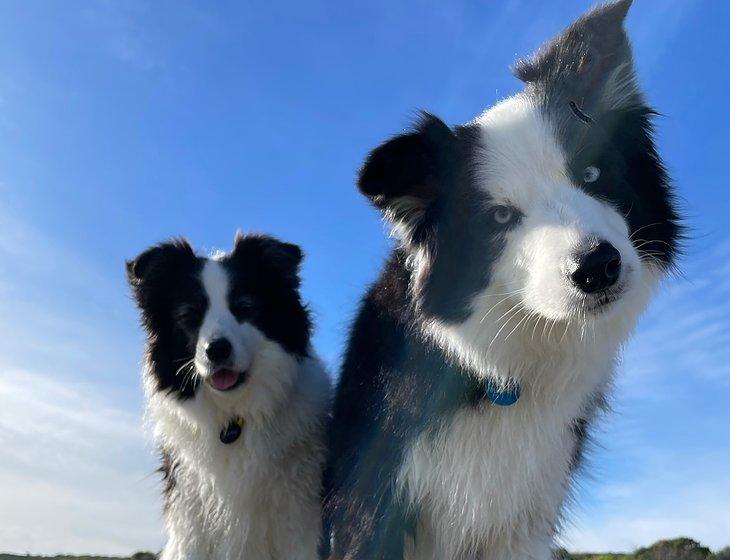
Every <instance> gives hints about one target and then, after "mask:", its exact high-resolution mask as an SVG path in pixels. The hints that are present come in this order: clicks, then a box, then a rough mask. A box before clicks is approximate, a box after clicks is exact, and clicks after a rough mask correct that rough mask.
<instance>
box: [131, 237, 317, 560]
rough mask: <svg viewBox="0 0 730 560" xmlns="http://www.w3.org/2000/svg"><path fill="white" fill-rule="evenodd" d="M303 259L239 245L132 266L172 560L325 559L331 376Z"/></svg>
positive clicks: (267, 243)
mask: <svg viewBox="0 0 730 560" xmlns="http://www.w3.org/2000/svg"><path fill="white" fill-rule="evenodd" d="M301 259H302V253H301V251H300V249H299V247H297V246H296V245H291V244H289V243H283V242H281V241H278V240H276V239H274V238H271V237H265V236H256V235H246V236H243V235H239V236H237V238H236V242H235V248H234V249H233V251H232V252H230V253H228V254H218V255H215V256H213V257H211V258H204V257H200V256H197V255H196V254H195V253H194V251H193V249H192V248H191V246H190V245H189V244H188V243H187V242H186V241H183V240H179V241H172V242H169V243H163V244H160V245H157V246H154V247H152V248H150V249H148V250H147V251H145V252H143V253H142V254H141V255H139V256H138V257H137V258H136V259H134V260H133V261H130V262H128V263H127V275H128V279H129V283H130V285H131V287H132V291H133V294H134V297H135V299H136V302H137V305H138V306H139V309H140V311H141V315H142V324H143V326H144V329H145V330H146V332H147V348H146V357H145V367H144V372H143V377H144V385H145V390H146V395H147V405H148V406H147V409H148V415H149V418H150V420H151V424H152V426H153V430H154V437H155V440H156V442H157V444H158V445H159V448H160V451H161V454H162V467H161V472H162V473H163V476H164V482H165V520H166V527H167V534H168V540H167V544H166V545H165V548H164V550H163V552H162V554H161V556H160V558H161V560H241V559H242V558H245V559H249V558H250V559H256V560H313V559H315V558H317V543H318V541H319V535H320V533H321V530H320V519H321V472H322V467H323V463H324V456H325V450H324V438H323V435H324V429H325V427H324V424H325V421H326V415H327V409H328V401H329V378H328V376H327V374H326V372H325V370H324V368H323V366H322V364H321V363H320V361H319V360H318V359H317V357H316V356H315V355H314V354H313V352H312V349H311V347H310V319H309V315H308V312H307V309H306V308H305V306H304V305H303V304H302V302H301V300H300V296H299V291H298V288H299V275H298V269H299V264H300V261H301Z"/></svg>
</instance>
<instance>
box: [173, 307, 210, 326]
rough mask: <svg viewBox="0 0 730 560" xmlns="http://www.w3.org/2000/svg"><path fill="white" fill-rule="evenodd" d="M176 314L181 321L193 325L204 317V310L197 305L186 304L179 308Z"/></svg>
mask: <svg viewBox="0 0 730 560" xmlns="http://www.w3.org/2000/svg"><path fill="white" fill-rule="evenodd" d="M175 316H176V318H177V320H178V321H180V322H181V323H184V324H186V325H192V324H194V323H196V322H198V321H199V320H200V319H201V318H202V316H203V311H202V310H201V309H198V308H197V307H193V306H190V305H186V306H183V307H181V308H179V309H178V310H177V313H176V314H175Z"/></svg>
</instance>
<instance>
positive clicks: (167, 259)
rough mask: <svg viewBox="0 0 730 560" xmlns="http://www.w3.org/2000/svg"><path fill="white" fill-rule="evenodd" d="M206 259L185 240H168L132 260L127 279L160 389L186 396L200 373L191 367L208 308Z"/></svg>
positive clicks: (153, 373)
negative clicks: (204, 283)
mask: <svg viewBox="0 0 730 560" xmlns="http://www.w3.org/2000/svg"><path fill="white" fill-rule="evenodd" d="M203 263H204V259H202V258H200V257H198V256H196V255H195V253H194V251H193V249H192V247H191V246H190V244H189V243H188V242H187V241H185V240H175V241H171V242H168V243H162V244H160V245H156V246H154V247H151V248H150V249H147V250H146V251H145V252H143V253H142V254H141V255H139V256H138V257H137V258H136V259H134V260H133V261H128V262H127V279H128V280H129V284H130V286H131V287H132V293H133V295H134V298H135V300H136V302H137V305H138V307H139V309H140V312H141V318H142V326H143V327H144V329H145V331H146V332H147V364H148V367H149V373H150V374H151V375H152V376H153V377H154V379H155V381H156V384H157V389H158V390H160V391H170V392H174V393H176V394H177V395H179V396H180V398H190V397H192V396H193V395H194V394H195V389H196V388H197V386H198V384H199V382H200V381H199V378H198V376H197V375H194V374H192V373H190V372H191V368H189V367H185V366H186V363H187V362H188V361H189V360H191V359H192V358H193V356H194V353H195V342H196V340H197V335H198V329H199V327H200V324H201V322H202V320H203V316H204V315H205V312H206V310H207V308H208V299H207V297H206V295H205V291H204V290H203V287H202V285H201V284H200V271H201V270H202V268H203Z"/></svg>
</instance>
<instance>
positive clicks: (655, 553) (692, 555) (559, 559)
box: [0, 538, 730, 560]
mask: <svg viewBox="0 0 730 560" xmlns="http://www.w3.org/2000/svg"><path fill="white" fill-rule="evenodd" d="M555 558H556V560H730V546H729V547H727V548H723V549H722V550H720V551H718V552H715V553H714V554H713V553H712V551H711V550H710V549H709V548H707V547H706V546H702V545H701V544H700V543H698V542H697V541H693V540H692V539H687V538H679V539H672V540H665V541H659V542H656V543H654V544H653V545H651V546H650V547H647V548H640V549H639V550H637V551H636V552H634V553H632V554H614V553H610V552H608V553H606V552H604V553H598V554H574V553H571V552H568V551H567V550H562V549H561V550H556V551H555ZM0 560H156V556H155V554H154V553H152V552H137V553H135V554H133V555H132V556H130V557H126V558H120V557H116V556H115V557H112V556H31V555H30V554H27V555H25V556H22V555H17V554H0Z"/></svg>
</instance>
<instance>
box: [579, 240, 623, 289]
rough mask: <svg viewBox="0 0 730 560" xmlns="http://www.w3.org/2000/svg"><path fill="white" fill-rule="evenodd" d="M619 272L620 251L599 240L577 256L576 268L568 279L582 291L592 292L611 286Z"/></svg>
mask: <svg viewBox="0 0 730 560" xmlns="http://www.w3.org/2000/svg"><path fill="white" fill-rule="evenodd" d="M620 274H621V253H619V252H618V249H616V247H614V246H613V245H611V244H610V243H608V242H607V241H601V242H600V243H599V244H598V245H597V246H596V247H594V248H593V249H591V250H590V251H588V252H586V253H583V254H582V255H580V256H579V257H578V268H577V269H576V270H575V272H573V273H572V274H571V275H570V279H571V280H572V281H573V283H574V284H575V285H576V286H577V287H578V288H579V289H580V290H581V291H582V292H585V293H586V294H593V293H595V292H600V291H601V290H605V289H606V288H610V287H611V286H613V285H614V284H615V283H616V281H617V280H618V277H619V275H620Z"/></svg>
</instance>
